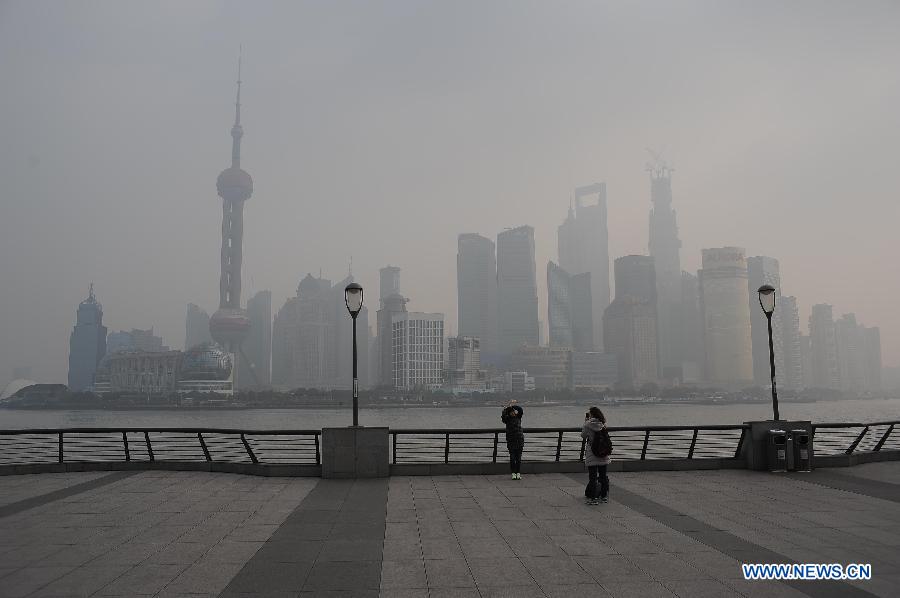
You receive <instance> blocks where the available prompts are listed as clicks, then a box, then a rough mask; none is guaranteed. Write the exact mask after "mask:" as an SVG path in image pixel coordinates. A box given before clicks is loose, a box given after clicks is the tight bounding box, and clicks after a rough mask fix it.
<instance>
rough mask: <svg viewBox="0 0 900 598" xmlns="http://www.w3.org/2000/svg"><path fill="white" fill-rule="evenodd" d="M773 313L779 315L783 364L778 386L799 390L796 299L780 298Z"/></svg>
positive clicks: (800, 371)
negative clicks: (775, 312)
mask: <svg viewBox="0 0 900 598" xmlns="http://www.w3.org/2000/svg"><path fill="white" fill-rule="evenodd" d="M757 307H759V306H758V305H757ZM760 311H762V310H760ZM775 311H777V312H778V313H779V314H780V316H779V317H780V319H779V324H780V326H781V354H782V364H783V366H782V368H781V370H780V373H779V374H778V376H779V380H778V384H779V385H781V386H782V387H784V388H787V389H789V390H800V389H801V388H803V353H802V340H801V337H802V335H801V333H800V308H799V306H798V305H797V298H796V297H784V296H782V297H781V298H780V301H779V302H776V303H775ZM776 365H777V364H776Z"/></svg>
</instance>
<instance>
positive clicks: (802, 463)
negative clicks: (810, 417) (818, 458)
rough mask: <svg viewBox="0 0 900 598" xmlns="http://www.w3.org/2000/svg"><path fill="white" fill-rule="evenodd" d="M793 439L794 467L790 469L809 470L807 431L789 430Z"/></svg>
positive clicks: (809, 458) (809, 456) (809, 457)
mask: <svg viewBox="0 0 900 598" xmlns="http://www.w3.org/2000/svg"><path fill="white" fill-rule="evenodd" d="M790 435H791V436H792V440H793V445H794V446H793V449H794V451H793V452H794V468H793V469H791V471H810V470H811V469H812V467H811V466H810V465H811V460H812V459H811V457H812V455H810V454H809V453H810V450H809V432H807V431H806V430H791V433H790Z"/></svg>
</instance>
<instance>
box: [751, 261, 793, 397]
mask: <svg viewBox="0 0 900 598" xmlns="http://www.w3.org/2000/svg"><path fill="white" fill-rule="evenodd" d="M765 284H769V285H772V286H773V287H775V311H774V312H773V313H772V346H773V347H774V349H775V351H774V352H775V374H776V384H777V378H781V377H783V375H784V370H783V368H784V349H783V341H784V339H783V332H782V327H781V314H782V312H783V309H782V304H781V273H780V269H779V266H778V260H776V259H775V258H772V257H766V256H764V255H757V256H753V257H748V258H747V297H748V305H749V307H750V343H751V344H752V346H753V381H754V383H756V384H757V385H758V386H764V387H770V386H771V381H770V379H769V378H770V374H771V372H770V366H769V323H768V320H767V318H766V314H765V313H763V310H762V307H760V305H759V287H761V286H763V285H765ZM782 384H784V382H782ZM786 388H787V387H786Z"/></svg>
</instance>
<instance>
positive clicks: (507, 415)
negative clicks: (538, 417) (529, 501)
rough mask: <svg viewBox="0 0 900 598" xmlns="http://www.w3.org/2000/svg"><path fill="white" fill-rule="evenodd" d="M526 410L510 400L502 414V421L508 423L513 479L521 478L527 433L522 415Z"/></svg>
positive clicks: (507, 445) (507, 442) (507, 431)
mask: <svg viewBox="0 0 900 598" xmlns="http://www.w3.org/2000/svg"><path fill="white" fill-rule="evenodd" d="M524 413H525V410H524V409H522V408H521V407H519V406H518V405H516V402H515V401H510V402H509V403H508V404H507V405H506V407H504V408H503V413H501V414H500V421H502V422H503V423H504V424H506V448H507V450H509V470H510V471H511V472H512V479H514V480H521V479H522V474H521V473H520V472H521V470H522V451H523V450H524V449H525V433H524V432H522V415H523V414H524Z"/></svg>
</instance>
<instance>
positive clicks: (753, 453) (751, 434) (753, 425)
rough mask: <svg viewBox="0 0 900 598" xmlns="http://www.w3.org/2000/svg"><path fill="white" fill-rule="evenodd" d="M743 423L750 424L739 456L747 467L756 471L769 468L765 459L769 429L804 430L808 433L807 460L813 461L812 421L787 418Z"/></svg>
mask: <svg viewBox="0 0 900 598" xmlns="http://www.w3.org/2000/svg"><path fill="white" fill-rule="evenodd" d="M744 425H746V426H750V429H749V430H748V431H747V435H746V436H745V437H744V446H743V448H742V449H741V456H742V457H743V458H744V459H745V461H746V463H747V469H755V470H757V471H765V470H767V469H769V465H768V463H767V461H766V439H767V438H768V435H769V430H784V431H785V432H789V431H791V430H805V431H806V433H807V434H809V462H810V464H812V463H813V437H812V422H808V421H788V420H783V419H781V420H771V419H770V420H766V421H757V422H744Z"/></svg>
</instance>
